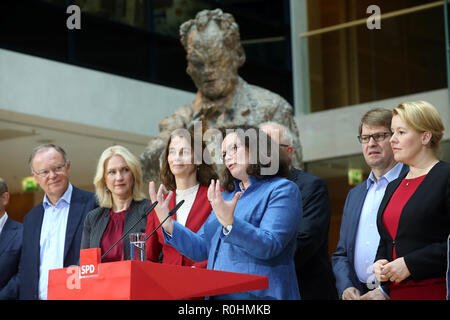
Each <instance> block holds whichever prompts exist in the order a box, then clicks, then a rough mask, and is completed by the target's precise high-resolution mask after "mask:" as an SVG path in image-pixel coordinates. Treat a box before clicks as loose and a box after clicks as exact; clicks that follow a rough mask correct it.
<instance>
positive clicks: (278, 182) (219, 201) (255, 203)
mask: <svg viewBox="0 0 450 320" xmlns="http://www.w3.org/2000/svg"><path fill="white" fill-rule="evenodd" d="M243 132H245V134H242V133H243ZM252 133H253V134H252ZM262 146H266V147H267V148H262ZM263 149H267V150H263ZM221 150H222V156H223V159H224V164H225V169H224V172H223V177H222V181H221V182H222V186H220V182H219V181H214V180H212V181H211V184H210V186H209V188H208V199H209V201H210V202H211V206H212V208H213V211H212V213H211V215H210V216H209V218H208V220H206V222H205V224H204V225H203V226H202V228H201V229H200V230H199V231H198V232H197V233H194V232H192V231H191V230H189V229H188V228H186V227H184V226H182V225H181V224H180V223H178V222H176V221H174V220H173V219H168V220H166V222H164V224H163V226H162V227H163V229H164V230H163V233H164V240H165V242H166V243H167V244H169V245H171V246H173V247H175V248H176V249H177V250H178V251H179V252H181V253H182V254H184V255H186V256H187V257H189V258H190V259H192V260H194V261H203V260H206V259H208V266H207V268H208V269H213V270H220V271H229V272H239V273H247V274H255V275H262V276H267V277H268V279H269V288H268V289H265V290H255V291H248V292H239V293H231V294H224V295H220V296H214V297H213V298H214V299H299V298H300V294H299V290H298V285H297V278H296V274H295V267H294V261H293V255H294V250H295V243H296V233H297V230H298V228H299V223H300V220H301V217H302V200H301V196H300V191H299V190H298V187H297V186H296V185H295V184H294V183H293V182H291V181H289V180H287V179H284V178H282V176H286V175H287V174H288V161H287V159H286V158H285V156H284V155H283V154H282V153H280V152H279V146H278V145H277V144H276V143H275V142H274V141H273V140H271V139H270V138H269V137H268V136H267V135H266V134H265V133H264V132H262V131H260V130H258V129H257V128H254V127H249V126H240V127H236V128H234V130H232V131H231V130H227V134H226V136H225V137H224V139H223V142H222V148H221ZM269 158H270V159H269ZM268 160H270V161H268ZM276 164H279V165H278V166H276ZM272 166H273V167H274V168H275V170H272V172H270V173H269V174H265V173H266V172H267V171H270V168H272ZM265 169H266V170H265ZM221 187H222V188H223V189H224V190H225V191H224V192H221ZM163 189H164V186H163V185H161V186H160V188H159V190H158V192H156V189H155V184H154V182H150V186H149V194H150V199H151V200H152V202H154V201H158V205H157V206H156V207H155V211H156V214H157V216H158V219H159V220H160V221H163V220H164V219H165V218H166V217H167V214H168V212H169V209H168V203H169V201H170V198H171V196H172V193H169V196H168V197H167V198H166V199H164V198H163V197H164V196H163Z"/></svg>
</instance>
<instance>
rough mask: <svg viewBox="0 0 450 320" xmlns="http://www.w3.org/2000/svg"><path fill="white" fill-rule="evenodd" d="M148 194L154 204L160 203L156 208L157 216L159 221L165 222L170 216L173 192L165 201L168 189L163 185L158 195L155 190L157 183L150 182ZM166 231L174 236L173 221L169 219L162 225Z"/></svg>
mask: <svg viewBox="0 0 450 320" xmlns="http://www.w3.org/2000/svg"><path fill="white" fill-rule="evenodd" d="M148 190H149V191H148V194H149V196H150V200H151V201H152V202H155V201H158V204H157V205H156V207H155V212H156V215H157V217H158V219H159V222H161V221H163V220H164V219H165V218H166V217H167V215H168V214H169V211H170V210H169V202H170V199H171V198H172V196H173V191H170V192H169V195H168V196H167V198H166V199H165V200H164V191H166V187H165V186H164V185H163V184H161V185H160V186H159V189H158V193H156V191H155V190H156V189H155V183H154V182H153V181H150V183H149V187H148ZM162 227H163V228H164V230H166V231H167V232H168V233H169V234H172V230H173V220H172V219H167V220H166V222H164V224H163V225H162Z"/></svg>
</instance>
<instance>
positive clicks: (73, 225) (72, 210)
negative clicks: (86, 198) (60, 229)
mask: <svg viewBox="0 0 450 320" xmlns="http://www.w3.org/2000/svg"><path fill="white" fill-rule="evenodd" d="M84 205H85V204H84V203H83V201H82V200H81V199H80V197H79V193H78V189H77V188H75V187H73V190H72V197H71V199H70V207H69V216H68V218H67V228H66V238H65V241H64V261H65V259H66V255H67V252H68V251H69V248H70V246H71V245H72V241H73V237H74V236H75V233H76V231H77V229H78V226H79V224H80V221H81V219H82V217H83V214H82V212H83V207H84Z"/></svg>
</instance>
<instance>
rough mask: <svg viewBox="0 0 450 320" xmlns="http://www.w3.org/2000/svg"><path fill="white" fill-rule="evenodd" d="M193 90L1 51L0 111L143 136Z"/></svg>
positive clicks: (155, 128)
mask: <svg viewBox="0 0 450 320" xmlns="http://www.w3.org/2000/svg"><path fill="white" fill-rule="evenodd" d="M193 99H194V94H193V93H190V92H185V91H181V90H177V89H172V88H168V87H164V86H159V85H154V84H151V83H147V82H143V81H137V80H132V79H129V78H124V77H120V76H115V75H111V74H108V73H104V72H98V71H93V70H90V69H85V68H80V67H76V66H73V65H69V64H64V63H59V62H55V61H51V60H47V59H42V58H37V57H33V56H29V55H25V54H20V53H16V52H11V51H7V50H2V49H0V109H3V110H7V111H14V112H19V113H25V114H30V115H36V116H41V117H47V118H50V119H56V120H65V121H70V122H75V123H79V124H84V125H91V126H96V127H100V128H106V129H115V130H119V131H125V132H130V133H136V134H141V135H146V136H150V135H156V134H157V133H158V123H159V121H160V120H161V119H162V118H164V117H165V116H167V115H169V114H171V113H172V112H173V111H174V110H176V109H177V108H178V107H180V106H182V105H184V104H187V103H189V102H190V101H192V100H193Z"/></svg>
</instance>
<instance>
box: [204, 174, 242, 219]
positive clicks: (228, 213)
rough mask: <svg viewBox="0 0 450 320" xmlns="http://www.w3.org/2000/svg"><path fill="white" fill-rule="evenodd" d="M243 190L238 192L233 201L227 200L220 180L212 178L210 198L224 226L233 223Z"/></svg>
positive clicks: (209, 189)
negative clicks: (224, 198)
mask: <svg viewBox="0 0 450 320" xmlns="http://www.w3.org/2000/svg"><path fill="white" fill-rule="evenodd" d="M241 195H242V192H236V193H235V195H234V197H233V199H231V201H225V200H223V197H222V192H221V191H220V181H219V180H217V181H214V180H211V184H210V185H209V188H208V200H209V202H210V203H211V206H212V208H213V210H214V213H215V214H216V217H217V219H218V220H219V222H220V224H221V225H222V226H224V227H226V226H229V225H232V224H233V222H234V209H235V208H236V204H237V201H238V200H239V197H240V196H241Z"/></svg>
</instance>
